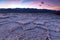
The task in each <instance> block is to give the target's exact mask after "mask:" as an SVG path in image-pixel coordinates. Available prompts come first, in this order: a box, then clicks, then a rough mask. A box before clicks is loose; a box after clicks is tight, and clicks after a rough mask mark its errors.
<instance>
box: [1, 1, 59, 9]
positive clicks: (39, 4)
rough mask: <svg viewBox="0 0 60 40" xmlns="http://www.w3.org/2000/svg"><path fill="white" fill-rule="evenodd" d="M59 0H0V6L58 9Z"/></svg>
mask: <svg viewBox="0 0 60 40" xmlns="http://www.w3.org/2000/svg"><path fill="white" fill-rule="evenodd" d="M59 4H60V0H0V8H37V9H52V10H60V5H59Z"/></svg>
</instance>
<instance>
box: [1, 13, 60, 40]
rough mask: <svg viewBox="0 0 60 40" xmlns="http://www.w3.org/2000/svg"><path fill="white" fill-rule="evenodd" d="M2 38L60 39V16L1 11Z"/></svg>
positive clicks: (7, 39) (14, 39)
mask: <svg viewBox="0 0 60 40" xmlns="http://www.w3.org/2000/svg"><path fill="white" fill-rule="evenodd" d="M0 40H60V16H58V15H55V14H52V13H5V14H3V13H0Z"/></svg>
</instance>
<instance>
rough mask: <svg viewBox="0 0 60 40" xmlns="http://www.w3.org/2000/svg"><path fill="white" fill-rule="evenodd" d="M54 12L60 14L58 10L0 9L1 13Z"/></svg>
mask: <svg viewBox="0 0 60 40" xmlns="http://www.w3.org/2000/svg"><path fill="white" fill-rule="evenodd" d="M53 12H59V13H60V11H56V10H48V9H34V8H14V9H11V8H8V9H4V8H1V9H0V13H53Z"/></svg>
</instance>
